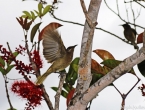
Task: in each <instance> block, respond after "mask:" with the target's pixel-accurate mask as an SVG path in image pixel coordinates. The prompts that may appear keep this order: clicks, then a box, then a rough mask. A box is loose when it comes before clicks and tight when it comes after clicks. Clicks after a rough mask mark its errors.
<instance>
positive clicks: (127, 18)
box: [124, 0, 129, 22]
mask: <svg viewBox="0 0 145 110" xmlns="http://www.w3.org/2000/svg"><path fill="white" fill-rule="evenodd" d="M124 3H125V0H124ZM125 10H126V16H127V21H128V22H129V17H128V9H127V7H126V4H125Z"/></svg>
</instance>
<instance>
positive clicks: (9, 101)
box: [3, 75, 14, 110]
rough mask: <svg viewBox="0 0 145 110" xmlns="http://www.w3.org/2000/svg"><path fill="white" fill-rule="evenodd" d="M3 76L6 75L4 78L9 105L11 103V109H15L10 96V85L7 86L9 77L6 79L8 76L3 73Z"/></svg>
mask: <svg viewBox="0 0 145 110" xmlns="http://www.w3.org/2000/svg"><path fill="white" fill-rule="evenodd" d="M3 77H4V80H5V88H6V94H7V99H8V102H9V105H10V110H13V109H14V108H13V106H12V103H11V100H10V96H9V92H8V87H7V79H6V76H4V75H3Z"/></svg>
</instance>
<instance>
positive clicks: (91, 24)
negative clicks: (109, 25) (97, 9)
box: [80, 0, 94, 28]
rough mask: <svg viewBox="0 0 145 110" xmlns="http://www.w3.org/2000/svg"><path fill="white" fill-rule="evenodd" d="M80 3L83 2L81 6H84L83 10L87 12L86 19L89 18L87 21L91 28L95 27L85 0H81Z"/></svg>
mask: <svg viewBox="0 0 145 110" xmlns="http://www.w3.org/2000/svg"><path fill="white" fill-rule="evenodd" d="M80 3H81V6H82V9H83V12H84V14H85V17H86V20H87V22H88V24H89V26H90V28H93V27H94V26H93V23H92V21H91V20H90V18H89V15H88V12H87V9H86V6H85V3H84V0H80Z"/></svg>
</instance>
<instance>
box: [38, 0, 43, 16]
mask: <svg viewBox="0 0 145 110" xmlns="http://www.w3.org/2000/svg"><path fill="white" fill-rule="evenodd" d="M42 8H43V6H42V3H39V4H38V11H39V14H40V17H41V15H42Z"/></svg>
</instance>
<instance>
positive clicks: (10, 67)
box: [6, 65, 15, 73]
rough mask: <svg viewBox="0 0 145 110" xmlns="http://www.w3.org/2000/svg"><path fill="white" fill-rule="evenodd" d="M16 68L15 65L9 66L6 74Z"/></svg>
mask: <svg viewBox="0 0 145 110" xmlns="http://www.w3.org/2000/svg"><path fill="white" fill-rule="evenodd" d="M14 66H15V65H9V66H8V67H7V69H6V72H7V73H9V72H10V70H11V69H12V68H13V67H14Z"/></svg>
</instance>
